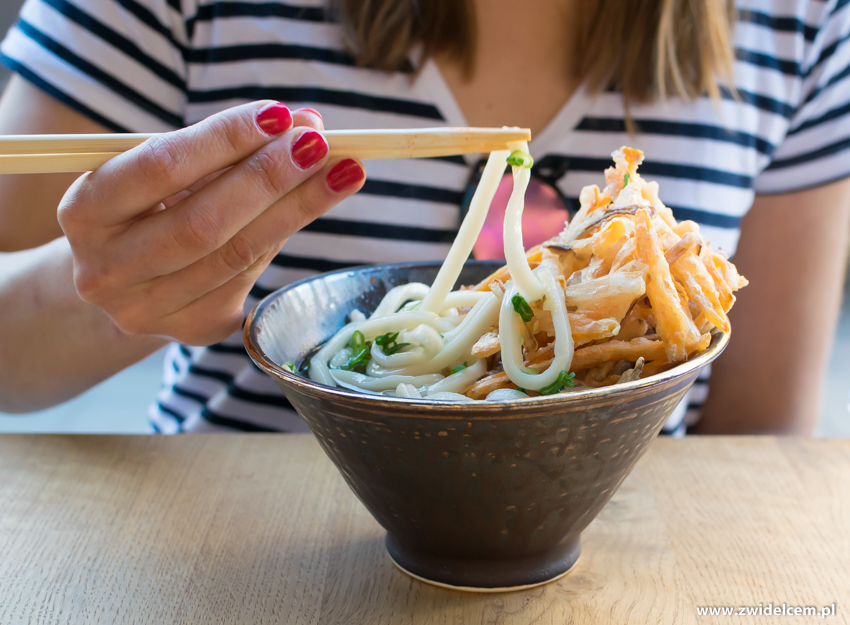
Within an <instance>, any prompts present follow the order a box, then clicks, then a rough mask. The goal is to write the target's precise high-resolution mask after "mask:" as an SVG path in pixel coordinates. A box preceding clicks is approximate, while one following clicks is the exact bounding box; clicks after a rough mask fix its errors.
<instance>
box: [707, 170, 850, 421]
mask: <svg viewBox="0 0 850 625" xmlns="http://www.w3.org/2000/svg"><path fill="white" fill-rule="evenodd" d="M848 233H850V179H846V180H842V181H840V182H835V183H832V184H828V185H824V186H822V187H817V188H814V189H810V190H807V191H800V192H798V193H788V194H783V195H773V196H758V197H757V198H756V200H755V202H754V203H753V207H752V209H751V210H750V212H749V213H748V214H747V216H746V217H744V220H743V224H742V234H741V241H740V243H739V245H738V252H737V254H736V255H735V258H734V261H735V264H736V266H737V267H738V269H739V270H740V272H741V273H742V274H743V275H744V276H745V277H746V278H747V279H748V280H749V281H750V284H749V286H748V287H746V288H745V289H744V290H742V291H741V292H740V293H738V301H737V303H736V304H735V307H734V308H733V309H732V312H731V313H730V319H731V322H732V340H731V341H730V343H729V347H728V348H727V349H726V352H725V353H724V354H723V355H722V356H721V357H720V358H719V359H718V360H717V362H716V363H715V365H714V366H713V369H712V375H711V383H710V388H711V390H710V392H709V397H708V401H707V403H706V405H705V411H704V414H703V417H702V419H701V420H700V422H699V423H698V424H697V427H696V431H697V432H699V433H706V434H738V433H783V434H811V433H812V431H813V430H814V427H815V425H816V423H817V419H818V414H819V411H820V403H821V390H822V383H823V379H824V372H825V369H826V364H827V360H828V358H829V351H830V348H831V346H832V339H833V336H834V333H835V325H836V321H837V319H838V312H839V309H840V305H841V295H842V285H843V277H844V268H845V263H846V260H847V244H848Z"/></svg>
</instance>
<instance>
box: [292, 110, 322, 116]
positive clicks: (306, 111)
mask: <svg viewBox="0 0 850 625" xmlns="http://www.w3.org/2000/svg"><path fill="white" fill-rule="evenodd" d="M295 112H296V113H312V114H313V115H315V116H316V117H318V118H319V119H322V114H321V113H320V112H319V111H317V110H316V109H311V108H300V109H296V110H295Z"/></svg>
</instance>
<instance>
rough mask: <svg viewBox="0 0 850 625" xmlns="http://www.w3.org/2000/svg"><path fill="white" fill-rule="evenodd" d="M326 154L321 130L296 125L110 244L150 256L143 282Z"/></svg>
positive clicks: (118, 250)
mask: <svg viewBox="0 0 850 625" xmlns="http://www.w3.org/2000/svg"><path fill="white" fill-rule="evenodd" d="M327 154H328V144H327V141H325V138H324V137H323V136H322V135H321V134H319V133H318V132H316V131H315V130H312V129H307V128H294V129H292V130H290V131H289V132H287V133H285V134H284V135H283V136H282V137H280V138H278V139H276V140H275V141H273V142H271V143H269V144H268V145H266V146H264V147H262V148H261V149H260V150H258V151H257V152H256V153H254V154H252V155H251V156H250V157H248V158H247V159H245V160H244V161H242V162H241V163H239V164H237V165H235V166H234V167H233V168H231V169H230V171H228V172H226V173H225V174H223V175H221V176H219V177H218V178H216V179H215V180H214V181H213V182H211V183H210V184H208V185H207V186H206V187H204V188H203V189H202V190H200V191H198V192H197V193H193V194H192V195H190V196H189V197H187V198H185V199H184V200H183V201H181V202H180V203H178V204H177V205H175V206H173V207H171V208H169V209H168V210H164V211H159V212H157V213H155V214H152V215H149V216H147V217H145V218H144V219H141V220H139V221H137V222H136V223H134V224H132V225H131V226H130V227H129V228H127V229H126V230H125V231H124V232H122V233H120V234H118V235H116V236H114V237H112V240H111V241H110V243H109V244H108V245H109V246H110V247H111V248H112V249H113V250H114V252H115V254H116V255H121V256H124V257H131V258H133V257H135V258H145V259H146V262H145V263H144V264H140V265H138V266H137V267H136V272H135V274H134V279H136V280H138V281H139V282H142V281H146V280H150V279H152V278H155V277H157V276H164V275H167V274H170V273H173V272H175V271H178V270H180V269H183V268H184V267H186V266H188V265H190V264H192V263H193V262H195V261H197V260H199V259H201V258H203V257H204V256H207V255H208V254H211V253H212V252H214V251H215V250H217V249H218V248H220V247H221V246H222V245H224V244H225V243H226V242H227V241H229V240H230V239H232V238H233V237H234V235H236V233H237V232H239V231H240V230H241V229H242V228H244V227H245V226H246V225H248V224H249V223H251V222H252V221H253V220H254V219H256V218H257V217H258V216H259V215H260V214H261V213H263V211H265V210H266V209H267V208H268V207H269V206H272V205H273V204H275V203H276V202H277V201H278V200H280V199H281V198H283V197H285V196H287V195H288V194H290V193H291V192H292V191H293V190H294V189H297V188H298V186H299V185H300V184H302V183H303V182H304V181H305V180H307V179H308V178H309V177H310V176H312V175H313V174H314V173H315V172H317V171H319V170H320V169H321V168H322V166H323V165H324V163H325V161H326V160H327Z"/></svg>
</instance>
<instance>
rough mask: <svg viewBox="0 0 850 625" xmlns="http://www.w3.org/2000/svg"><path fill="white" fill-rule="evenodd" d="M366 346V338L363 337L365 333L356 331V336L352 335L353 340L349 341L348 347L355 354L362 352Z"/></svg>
mask: <svg viewBox="0 0 850 625" xmlns="http://www.w3.org/2000/svg"><path fill="white" fill-rule="evenodd" d="M365 344H366V337H365V336H363V333H362V332H361V331H360V330H355V331H354V334H352V335H351V338H350V339H349V341H348V347H349V348H350V349H351V351H352V352H354V353H355V354H356V353H357V352H359V351H360V350H362V349H363V346H364V345H365Z"/></svg>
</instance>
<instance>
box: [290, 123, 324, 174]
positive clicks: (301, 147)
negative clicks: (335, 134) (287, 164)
mask: <svg viewBox="0 0 850 625" xmlns="http://www.w3.org/2000/svg"><path fill="white" fill-rule="evenodd" d="M327 153H328V142H327V141H325V138H324V137H323V136H322V135H320V134H319V133H318V132H316V131H315V130H308V131H307V132H305V133H302V135H301V136H300V137H298V138H297V139H296V140H295V143H293V144H292V160H293V161H295V164H296V165H298V167H299V168H301V169H309V168H311V167H312V166H313V165H315V164H316V163H318V162H319V161H320V160H322V159H323V158H324V156H325V154H327Z"/></svg>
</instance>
